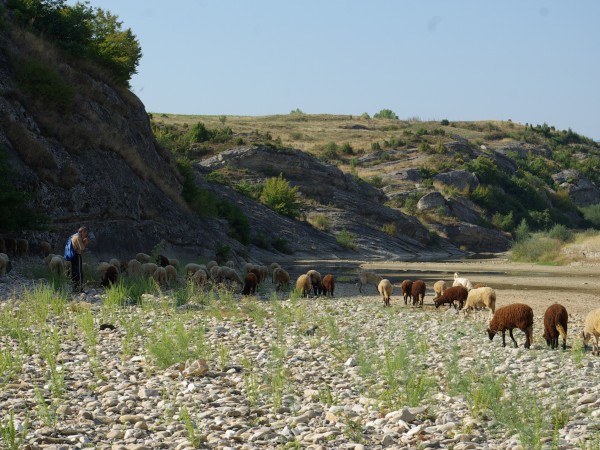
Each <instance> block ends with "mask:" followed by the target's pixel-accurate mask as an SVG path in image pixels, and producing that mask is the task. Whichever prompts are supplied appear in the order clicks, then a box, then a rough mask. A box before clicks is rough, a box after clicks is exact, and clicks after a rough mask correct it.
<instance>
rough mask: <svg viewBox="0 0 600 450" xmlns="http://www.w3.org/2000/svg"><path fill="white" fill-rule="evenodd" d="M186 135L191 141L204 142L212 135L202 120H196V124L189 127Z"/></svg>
mask: <svg viewBox="0 0 600 450" xmlns="http://www.w3.org/2000/svg"><path fill="white" fill-rule="evenodd" d="M188 135H189V137H190V141H191V142H206V141H209V140H210V139H211V137H212V133H211V132H210V131H209V129H208V128H206V126H205V125H204V124H203V123H202V122H198V123H197V124H196V125H194V126H193V127H192V128H190V130H189V131H188Z"/></svg>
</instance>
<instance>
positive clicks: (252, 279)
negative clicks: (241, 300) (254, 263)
mask: <svg viewBox="0 0 600 450" xmlns="http://www.w3.org/2000/svg"><path fill="white" fill-rule="evenodd" d="M256 286H258V277H257V276H256V274H254V273H253V272H252V271H250V272H249V273H248V275H246V278H245V279H244V288H243V289H242V295H254V294H256Z"/></svg>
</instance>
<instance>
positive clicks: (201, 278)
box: [192, 269, 208, 287]
mask: <svg viewBox="0 0 600 450" xmlns="http://www.w3.org/2000/svg"><path fill="white" fill-rule="evenodd" d="M207 279H208V275H207V274H206V271H205V270H204V269H198V270H196V271H195V272H194V273H193V274H192V282H193V283H194V285H195V286H198V287H202V286H204V285H205V284H206V280H207Z"/></svg>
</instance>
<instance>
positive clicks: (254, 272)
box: [246, 267, 260, 284]
mask: <svg viewBox="0 0 600 450" xmlns="http://www.w3.org/2000/svg"><path fill="white" fill-rule="evenodd" d="M248 273H253V274H254V275H255V276H256V282H257V283H258V284H260V271H259V270H258V268H256V267H253V268H252V269H250V271H249V272H248ZM248 273H247V274H246V275H248Z"/></svg>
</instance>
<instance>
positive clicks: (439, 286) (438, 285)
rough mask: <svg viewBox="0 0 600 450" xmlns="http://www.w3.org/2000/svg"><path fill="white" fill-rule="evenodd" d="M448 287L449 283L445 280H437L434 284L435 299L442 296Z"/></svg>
mask: <svg viewBox="0 0 600 450" xmlns="http://www.w3.org/2000/svg"><path fill="white" fill-rule="evenodd" d="M447 288H448V285H447V284H446V282H445V281H444V280H439V281H436V282H435V283H434V285H433V292H435V297H434V298H433V299H434V300H435V299H436V298H440V297H441V295H442V294H443V293H444V291H445V290H446V289H447Z"/></svg>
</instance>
